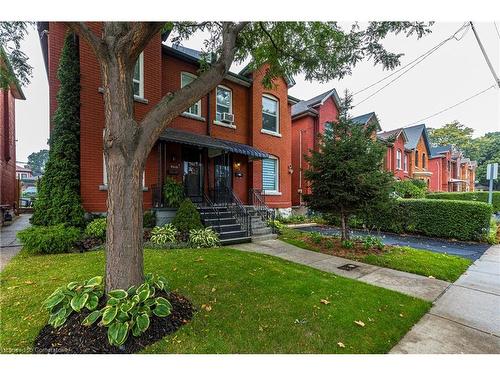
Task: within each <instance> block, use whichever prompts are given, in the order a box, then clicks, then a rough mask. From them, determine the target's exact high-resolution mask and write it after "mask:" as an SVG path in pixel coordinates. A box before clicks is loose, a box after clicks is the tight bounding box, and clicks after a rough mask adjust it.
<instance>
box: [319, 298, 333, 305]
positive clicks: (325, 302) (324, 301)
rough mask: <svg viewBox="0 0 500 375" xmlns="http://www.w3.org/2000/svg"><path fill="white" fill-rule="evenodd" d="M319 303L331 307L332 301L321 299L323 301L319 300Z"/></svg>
mask: <svg viewBox="0 0 500 375" xmlns="http://www.w3.org/2000/svg"><path fill="white" fill-rule="evenodd" d="M319 302H321V303H322V304H323V305H329V304H330V301H328V300H326V299H321V300H319Z"/></svg>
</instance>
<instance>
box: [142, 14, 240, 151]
mask: <svg viewBox="0 0 500 375" xmlns="http://www.w3.org/2000/svg"><path fill="white" fill-rule="evenodd" d="M247 24H248V22H240V23H237V24H234V23H232V22H224V23H223V30H222V46H221V55H220V56H219V58H218V59H217V61H216V62H215V63H214V64H213V65H212V66H211V67H210V68H209V69H208V70H207V71H205V72H204V73H202V74H201V75H200V76H199V77H198V78H197V79H196V80H194V81H193V82H192V83H191V84H189V85H187V86H185V87H183V88H181V89H179V90H178V91H176V92H175V93H174V94H173V95H166V96H164V97H163V98H162V99H161V100H160V102H159V103H158V104H156V106H155V107H153V109H151V110H150V111H149V112H148V114H147V115H146V116H145V117H144V119H143V120H142V122H141V123H140V129H141V131H142V134H141V139H140V143H141V144H142V145H141V146H143V147H140V148H142V150H143V152H145V153H146V155H147V153H149V151H150V150H151V148H152V147H153V145H154V143H155V142H156V140H157V139H158V137H159V136H160V134H161V133H162V132H163V130H164V129H165V128H166V127H167V126H168V124H169V123H170V122H171V121H172V120H173V119H174V118H176V117H177V116H179V115H180V114H181V113H182V112H183V111H184V110H186V108H189V106H190V105H192V104H194V103H196V102H197V101H198V100H200V98H202V97H203V96H204V95H206V94H207V93H209V92H210V91H211V90H213V89H214V88H215V87H216V86H217V85H218V84H219V83H220V82H221V81H222V80H223V79H224V76H225V75H226V73H227V72H228V71H229V68H230V67H231V64H232V62H233V60H234V55H235V52H236V40H237V37H238V34H239V33H240V32H241V30H243V28H244V27H245V26H246V25H247Z"/></svg>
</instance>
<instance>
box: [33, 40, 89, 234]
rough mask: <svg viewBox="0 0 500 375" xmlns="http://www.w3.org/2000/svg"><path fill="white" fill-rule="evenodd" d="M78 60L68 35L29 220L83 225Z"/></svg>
mask: <svg viewBox="0 0 500 375" xmlns="http://www.w3.org/2000/svg"><path fill="white" fill-rule="evenodd" d="M79 61H80V59H79V56H78V44H77V42H76V38H75V37H74V35H73V34H68V35H67V37H66V40H65V42H64V46H63V49H62V52H61V59H60V61H59V69H58V71H57V78H58V79H59V81H60V83H61V84H60V87H59V91H58V93H57V104H58V107H57V110H56V112H55V113H54V117H53V125H54V127H53V129H52V132H51V136H50V141H49V143H50V151H49V160H48V161H47V164H46V168H45V173H44V176H43V177H42V179H41V180H40V183H39V186H38V196H37V200H36V201H35V206H34V213H33V217H32V219H31V220H32V223H33V224H35V225H56V224H61V223H66V224H68V225H72V226H76V227H82V226H83V225H84V223H85V222H84V211H83V208H82V205H81V199H80V63H79Z"/></svg>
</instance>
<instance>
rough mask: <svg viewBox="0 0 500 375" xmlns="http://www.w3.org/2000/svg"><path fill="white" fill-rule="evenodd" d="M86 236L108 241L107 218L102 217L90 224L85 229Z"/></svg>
mask: <svg viewBox="0 0 500 375" xmlns="http://www.w3.org/2000/svg"><path fill="white" fill-rule="evenodd" d="M85 235H86V236H88V237H95V238H99V239H101V240H103V241H104V240H105V239H106V218H105V217H100V218H98V219H94V220H92V221H91V222H90V223H88V224H87V226H86V227H85Z"/></svg>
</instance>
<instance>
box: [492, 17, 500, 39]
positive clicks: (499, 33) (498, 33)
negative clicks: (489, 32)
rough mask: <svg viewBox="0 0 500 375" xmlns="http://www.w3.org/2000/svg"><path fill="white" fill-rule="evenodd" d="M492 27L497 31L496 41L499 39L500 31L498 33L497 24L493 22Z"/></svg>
mask: <svg viewBox="0 0 500 375" xmlns="http://www.w3.org/2000/svg"><path fill="white" fill-rule="evenodd" d="M493 25H495V30H496V31H497V36H498V39H500V31H498V27H497V23H496V22H495V21H493Z"/></svg>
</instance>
